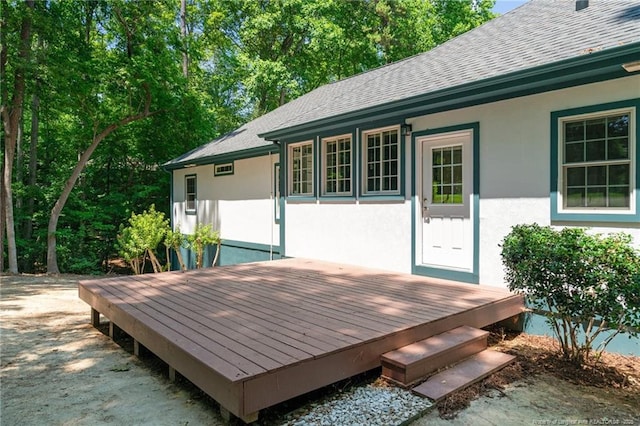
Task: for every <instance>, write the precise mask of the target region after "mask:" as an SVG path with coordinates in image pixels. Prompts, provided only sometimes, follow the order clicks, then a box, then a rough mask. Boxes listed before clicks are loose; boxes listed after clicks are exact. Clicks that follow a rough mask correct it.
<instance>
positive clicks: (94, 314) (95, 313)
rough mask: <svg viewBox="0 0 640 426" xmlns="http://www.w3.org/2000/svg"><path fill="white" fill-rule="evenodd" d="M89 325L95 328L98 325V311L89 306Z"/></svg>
mask: <svg viewBox="0 0 640 426" xmlns="http://www.w3.org/2000/svg"><path fill="white" fill-rule="evenodd" d="M91 325H92V326H94V327H95V328H98V327H100V312H98V311H96V310H95V309H93V308H91Z"/></svg>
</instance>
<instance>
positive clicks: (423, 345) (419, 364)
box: [380, 325, 489, 386]
mask: <svg viewBox="0 0 640 426" xmlns="http://www.w3.org/2000/svg"><path fill="white" fill-rule="evenodd" d="M488 336H489V332H487V331H484V330H479V329H477V328H473V327H468V326H466V325H465V326H462V327H458V328H455V329H453V330H450V331H447V332H445V333H442V334H438V335H436V336H432V337H429V338H428V339H425V340H421V341H419V342H416V343H413V344H411V345H408V346H404V347H402V348H400V349H396V350H394V351H391V352H387V353H385V354H383V355H382V357H381V359H380V361H381V364H382V375H383V376H384V377H386V378H387V379H391V380H392V381H395V382H397V383H399V384H401V385H403V386H409V385H411V384H412V383H414V382H416V381H418V380H421V379H423V378H425V377H426V376H427V375H429V373H432V372H434V371H436V370H438V369H440V368H442V367H445V366H447V365H451V364H454V363H456V362H458V361H460V360H462V359H464V358H467V357H469V356H471V355H473V354H475V353H478V352H480V351H482V350H484V349H486V347H487V337H488Z"/></svg>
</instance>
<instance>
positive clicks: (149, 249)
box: [117, 205, 171, 274]
mask: <svg viewBox="0 0 640 426" xmlns="http://www.w3.org/2000/svg"><path fill="white" fill-rule="evenodd" d="M170 229H171V228H170V227H169V219H165V217H164V213H162V212H158V211H156V209H155V206H153V205H152V206H151V208H149V210H148V211H147V210H145V211H144V212H142V213H141V214H135V213H131V217H130V218H129V226H122V225H120V233H119V235H118V240H117V244H118V248H119V252H120V254H121V255H122V257H124V259H125V260H126V261H127V263H129V265H130V266H131V269H133V272H134V273H135V274H141V273H143V272H144V267H145V262H146V259H147V258H149V260H150V261H151V265H152V267H153V271H154V272H161V271H162V270H163V268H162V265H161V264H160V261H159V260H158V257H157V255H156V250H157V248H158V246H159V245H160V243H161V242H163V241H164V239H165V236H166V234H167V232H169V231H170Z"/></svg>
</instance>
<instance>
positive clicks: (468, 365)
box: [413, 349, 516, 401]
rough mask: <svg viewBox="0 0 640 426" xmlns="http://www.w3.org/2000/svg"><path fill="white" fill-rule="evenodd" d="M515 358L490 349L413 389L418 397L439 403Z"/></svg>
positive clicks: (435, 375)
mask: <svg viewBox="0 0 640 426" xmlns="http://www.w3.org/2000/svg"><path fill="white" fill-rule="evenodd" d="M515 359H516V357H515V356H513V355H509V354H505V353H502V352H496V351H492V350H490V349H487V350H484V351H482V352H479V353H477V354H475V355H473V356H471V357H469V358H467V359H466V360H464V361H462V362H460V363H458V364H456V365H454V366H452V367H451V368H448V369H446V370H444V371H442V372H440V373H438V374H434V375H433V376H431V377H429V379H428V380H427V381H426V382H424V383H422V384H420V385H418V386H416V387H415V388H413V392H415V393H416V394H418V395H421V396H424V397H427V398H429V399H432V400H434V401H438V400H440V399H442V398H444V397H445V396H447V395H449V394H450V393H452V392H455V391H457V390H460V389H463V388H466V387H467V386H470V385H472V384H473V383H475V382H477V381H480V380H482V379H484V378H485V377H487V376H489V375H491V374H493V373H495V372H496V371H498V370H500V369H501V368H504V367H506V366H507V365H509V364H511V363H512V362H513V361H514V360H515Z"/></svg>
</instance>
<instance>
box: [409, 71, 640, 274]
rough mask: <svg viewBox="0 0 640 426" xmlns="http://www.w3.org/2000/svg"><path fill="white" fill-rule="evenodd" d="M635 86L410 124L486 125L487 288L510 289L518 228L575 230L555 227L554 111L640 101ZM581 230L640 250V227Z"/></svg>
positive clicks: (550, 96)
mask: <svg viewBox="0 0 640 426" xmlns="http://www.w3.org/2000/svg"><path fill="white" fill-rule="evenodd" d="M634 86H635V87H636V88H638V87H640V76H633V77H627V78H623V79H618V80H612V81H608V82H603V83H594V84H589V85H586V86H581V87H574V88H569V89H563V90H558V91H554V92H549V93H542V94H538V95H533V96H527V97H524V98H518V99H511V100H506V101H501V102H495V103H491V104H486V105H480V106H475V107H470V108H465V109H461V110H456V111H448V112H444V113H439V114H433V115H429V116H423V117H418V118H414V119H411V120H407V121H408V122H410V123H412V125H413V130H414V131H420V130H425V129H434V128H440V127H447V126H452V125H458V124H461V123H470V122H479V123H480V171H479V172H480V224H479V225H480V258H479V260H480V262H479V263H480V283H481V284H486V285H492V286H505V283H504V274H503V268H502V262H501V258H500V243H501V241H502V239H503V238H504V236H505V235H506V234H508V233H509V232H510V230H511V227H512V226H514V225H517V224H521V223H533V222H537V223H538V224H540V225H552V224H553V225H572V226H573V225H574V224H566V223H552V222H551V206H550V199H549V194H550V167H551V165H550V144H551V142H550V133H551V131H550V129H551V122H550V120H551V119H550V115H551V112H552V111H558V110H563V109H568V108H575V107H584V106H589V105H595V104H601V103H607V102H613V101H619V100H624V99H629V98H633V97H634V96H635V97H637V96H638V91H636V92H635V94H633V93H632V92H630V90H629V89H630V88H631V87H634ZM638 142H640V141H637V143H638ZM636 148H638V147H637V146H636ZM636 173H638V168H637V166H636ZM575 225H577V226H584V227H587V226H588V227H593V229H594V231H596V232H612V231H613V232H619V231H624V232H627V233H630V234H631V235H632V236H633V238H634V244H635V245H637V246H638V247H640V224H637V223H635V224H634V223H621V224H607V225H606V226H602V225H600V224H597V223H589V222H584V223H576V224H575Z"/></svg>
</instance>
